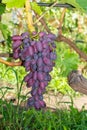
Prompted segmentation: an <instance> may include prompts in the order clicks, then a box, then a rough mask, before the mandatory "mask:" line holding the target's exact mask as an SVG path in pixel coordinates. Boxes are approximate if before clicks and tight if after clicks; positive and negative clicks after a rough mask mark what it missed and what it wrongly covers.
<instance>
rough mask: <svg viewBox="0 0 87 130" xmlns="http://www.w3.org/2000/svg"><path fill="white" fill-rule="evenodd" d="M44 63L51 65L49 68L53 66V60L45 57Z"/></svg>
mask: <svg viewBox="0 0 87 130" xmlns="http://www.w3.org/2000/svg"><path fill="white" fill-rule="evenodd" d="M43 61H44V63H45V64H46V65H49V66H51V65H52V62H51V60H50V59H48V58H47V57H44V58H43Z"/></svg>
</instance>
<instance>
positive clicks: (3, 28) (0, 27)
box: [0, 23, 10, 39]
mask: <svg viewBox="0 0 87 130" xmlns="http://www.w3.org/2000/svg"><path fill="white" fill-rule="evenodd" d="M0 30H1V32H2V34H3V37H4V38H5V39H7V38H8V36H9V35H10V31H9V30H8V26H7V25H5V24H2V23H0Z"/></svg>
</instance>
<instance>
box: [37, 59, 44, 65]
mask: <svg viewBox="0 0 87 130" xmlns="http://www.w3.org/2000/svg"><path fill="white" fill-rule="evenodd" d="M37 65H38V67H41V66H42V65H43V60H42V58H41V57H40V58H38V60H37Z"/></svg>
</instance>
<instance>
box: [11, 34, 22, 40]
mask: <svg viewBox="0 0 87 130" xmlns="http://www.w3.org/2000/svg"><path fill="white" fill-rule="evenodd" d="M17 40H18V41H21V40H22V37H21V36H19V35H14V36H13V37H12V41H17Z"/></svg>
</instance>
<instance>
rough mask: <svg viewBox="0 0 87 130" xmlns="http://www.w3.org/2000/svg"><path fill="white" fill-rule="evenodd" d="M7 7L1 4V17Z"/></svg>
mask: <svg viewBox="0 0 87 130" xmlns="http://www.w3.org/2000/svg"><path fill="white" fill-rule="evenodd" d="M5 7H6V5H5V4H3V3H0V15H2V14H3V13H4V12H5Z"/></svg>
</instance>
